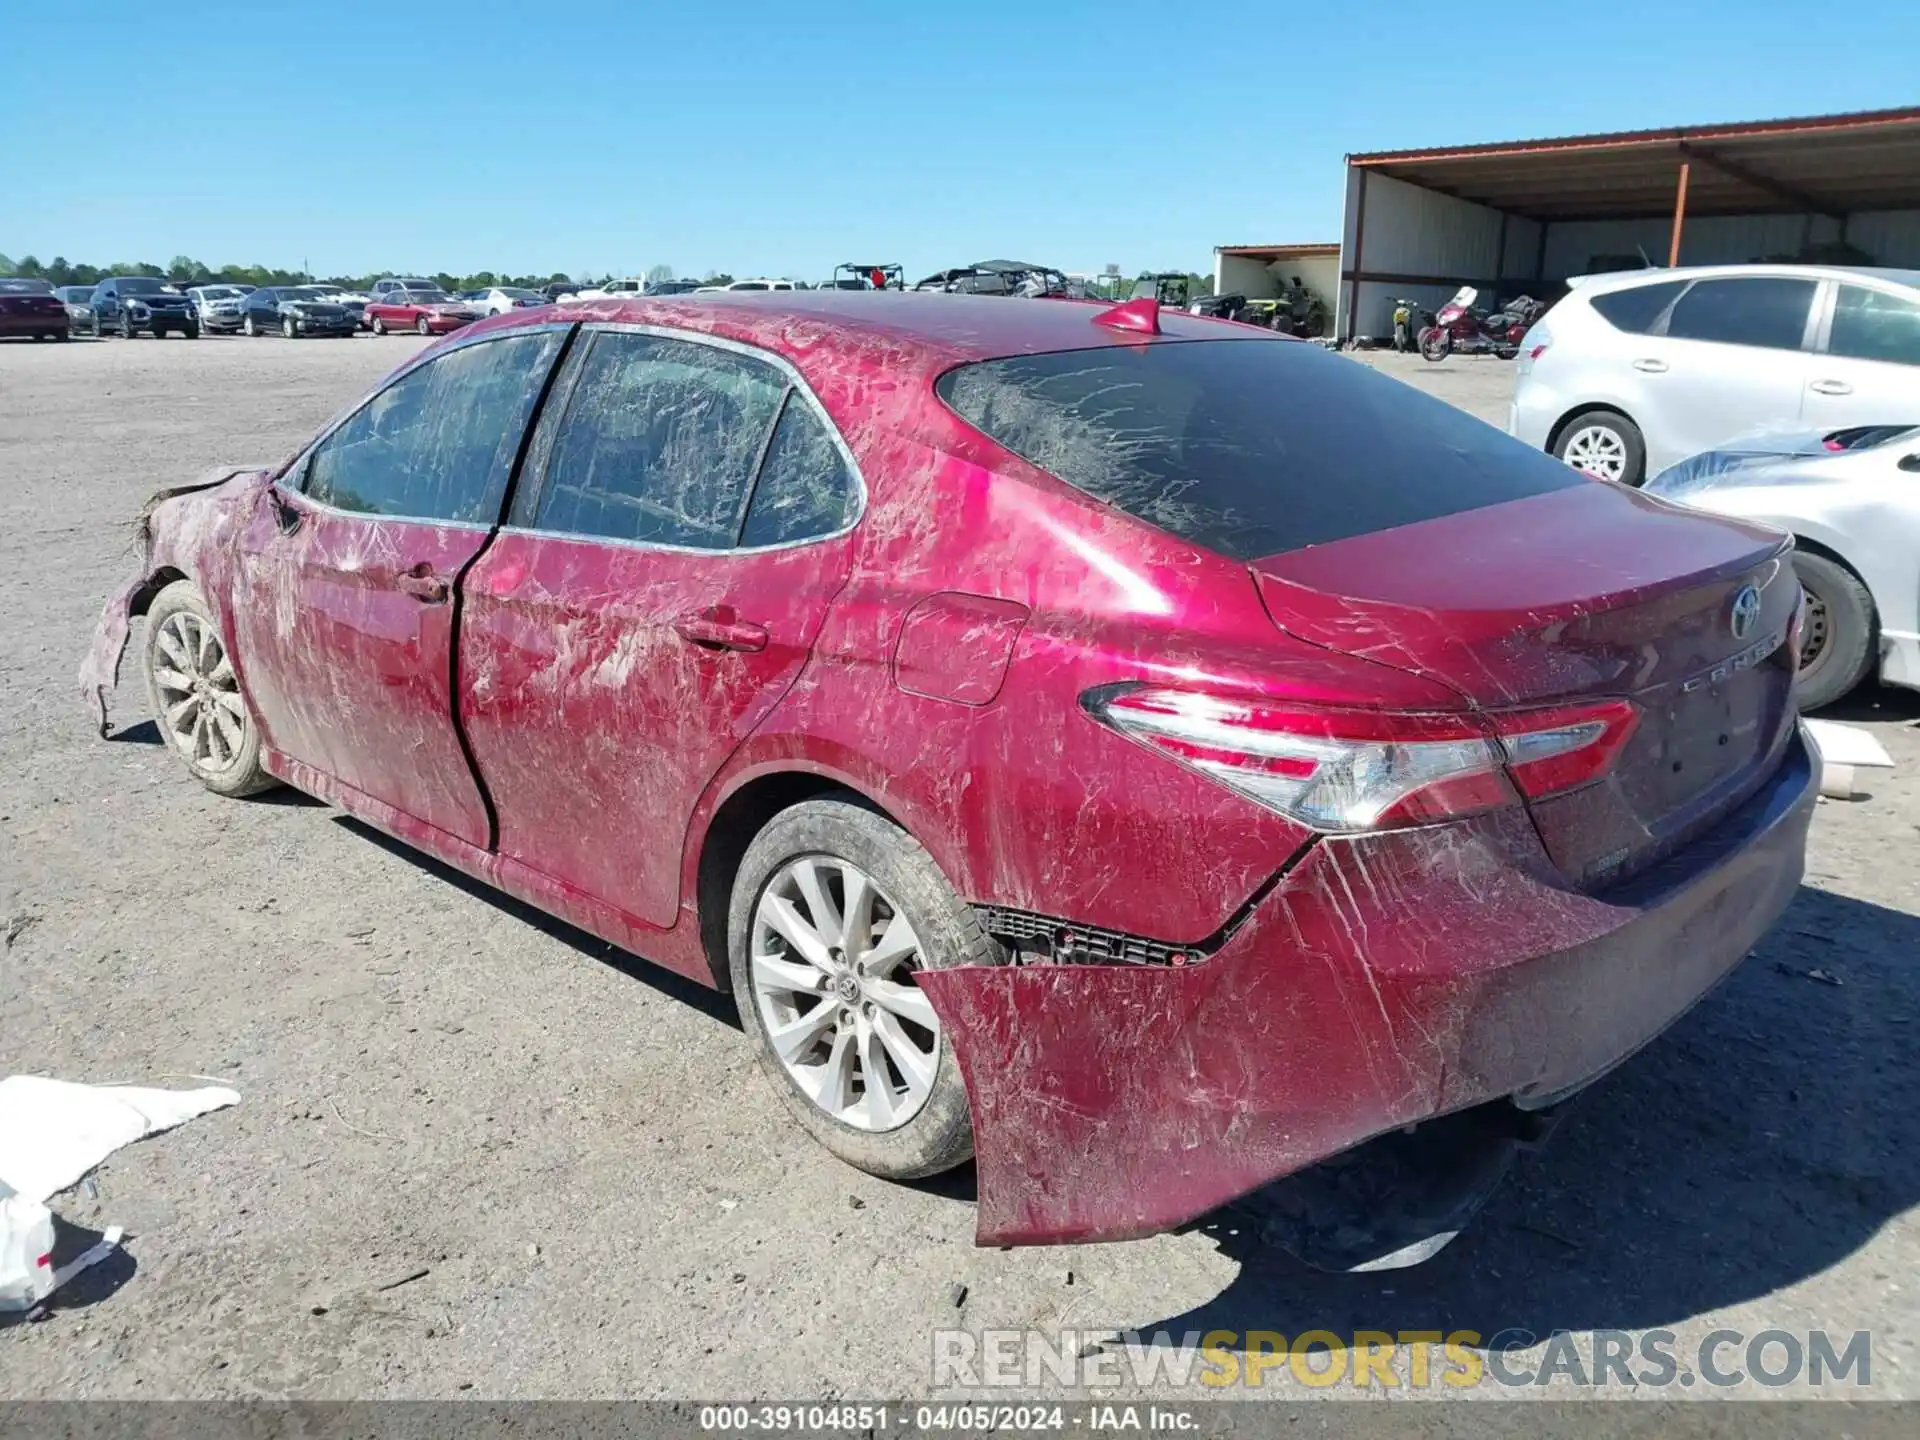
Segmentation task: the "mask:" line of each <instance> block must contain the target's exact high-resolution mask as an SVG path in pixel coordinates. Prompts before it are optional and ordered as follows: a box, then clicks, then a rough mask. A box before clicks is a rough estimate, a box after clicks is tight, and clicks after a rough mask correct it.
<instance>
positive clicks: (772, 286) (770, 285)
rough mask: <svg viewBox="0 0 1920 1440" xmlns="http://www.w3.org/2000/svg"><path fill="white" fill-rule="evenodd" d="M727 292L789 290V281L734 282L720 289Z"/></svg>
mask: <svg viewBox="0 0 1920 1440" xmlns="http://www.w3.org/2000/svg"><path fill="white" fill-rule="evenodd" d="M722 288H724V289H727V290H791V289H793V282H792V281H791V280H735V281H734V282H733V283H732V284H731V285H727V286H724V287H722Z"/></svg>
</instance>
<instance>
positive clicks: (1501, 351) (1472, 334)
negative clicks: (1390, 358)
mask: <svg viewBox="0 0 1920 1440" xmlns="http://www.w3.org/2000/svg"><path fill="white" fill-rule="evenodd" d="M1479 298H1480V292H1479V291H1478V290H1476V289H1474V287H1473V286H1471V285H1462V286H1461V287H1460V289H1459V290H1458V291H1457V292H1455V294H1454V297H1453V299H1451V300H1449V301H1448V302H1447V303H1446V304H1445V305H1442V306H1441V307H1440V313H1439V314H1438V315H1436V316H1434V320H1433V324H1431V325H1429V326H1427V327H1426V328H1425V329H1423V330H1422V331H1421V332H1420V356H1421V358H1422V359H1425V360H1444V359H1446V358H1447V356H1449V355H1451V354H1453V353H1454V352H1455V351H1458V352H1459V353H1460V354H1462V355H1493V356H1496V357H1498V358H1499V359H1502V360H1511V359H1513V357H1514V356H1516V355H1518V354H1519V353H1520V342H1521V341H1522V340H1524V339H1526V336H1527V331H1528V330H1530V329H1531V328H1532V327H1533V322H1534V321H1536V320H1538V319H1539V318H1540V316H1541V314H1542V313H1543V312H1544V311H1545V310H1546V308H1547V307H1546V306H1545V305H1543V304H1541V303H1540V301H1538V300H1535V299H1534V298H1533V297H1532V296H1530V295H1522V296H1520V297H1519V298H1517V299H1515V300H1513V301H1512V302H1510V303H1509V304H1508V305H1507V306H1506V308H1505V309H1502V310H1496V311H1494V312H1493V313H1492V314H1491V315H1489V314H1488V313H1487V312H1486V311H1484V310H1476V309H1474V308H1473V302H1474V301H1475V300H1477V299H1479Z"/></svg>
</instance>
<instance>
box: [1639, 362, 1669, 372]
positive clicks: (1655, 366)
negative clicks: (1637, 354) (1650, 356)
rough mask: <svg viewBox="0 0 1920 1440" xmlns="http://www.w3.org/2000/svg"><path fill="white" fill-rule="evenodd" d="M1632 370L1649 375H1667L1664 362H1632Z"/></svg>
mask: <svg viewBox="0 0 1920 1440" xmlns="http://www.w3.org/2000/svg"><path fill="white" fill-rule="evenodd" d="M1633 368H1634V369H1636V370H1644V371H1646V372H1647V374H1649V375H1664V374H1666V373H1667V362H1666V361H1664V360H1636V361H1634V362H1633Z"/></svg>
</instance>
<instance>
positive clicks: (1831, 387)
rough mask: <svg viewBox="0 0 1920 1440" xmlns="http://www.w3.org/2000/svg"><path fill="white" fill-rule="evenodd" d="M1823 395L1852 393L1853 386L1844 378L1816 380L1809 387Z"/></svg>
mask: <svg viewBox="0 0 1920 1440" xmlns="http://www.w3.org/2000/svg"><path fill="white" fill-rule="evenodd" d="M1807 388H1808V389H1809V390H1812V391H1815V392H1816V393H1818V394H1821V395H1851V394H1852V393H1853V386H1851V385H1849V384H1848V383H1847V382H1846V381H1844V380H1816V381H1814V382H1813V384H1811V385H1809V386H1808V387H1807Z"/></svg>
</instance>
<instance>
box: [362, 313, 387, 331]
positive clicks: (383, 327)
mask: <svg viewBox="0 0 1920 1440" xmlns="http://www.w3.org/2000/svg"><path fill="white" fill-rule="evenodd" d="M367 328H368V329H370V330H372V331H373V333H374V334H376V335H384V334H386V333H387V322H386V321H384V320H382V319H381V318H380V317H379V316H378V315H376V316H374V317H373V319H372V320H371V321H369V322H368V325H367Z"/></svg>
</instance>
